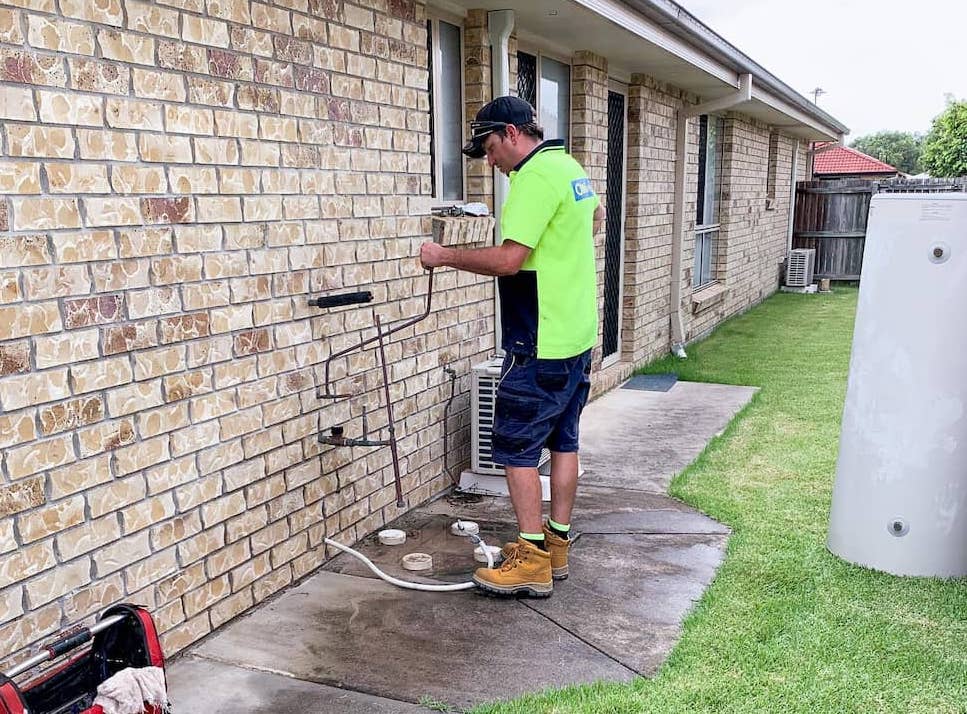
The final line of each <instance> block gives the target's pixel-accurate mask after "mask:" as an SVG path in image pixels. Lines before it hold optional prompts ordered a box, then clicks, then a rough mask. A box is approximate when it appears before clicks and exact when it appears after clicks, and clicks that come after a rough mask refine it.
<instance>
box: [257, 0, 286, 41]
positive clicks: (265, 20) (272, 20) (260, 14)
mask: <svg viewBox="0 0 967 714" xmlns="http://www.w3.org/2000/svg"><path fill="white" fill-rule="evenodd" d="M251 12H252V25H253V26H255V27H257V28H259V29H261V30H268V31H269V32H279V33H282V34H285V35H290V34H292V20H291V17H290V15H289V13H288V12H287V11H285V10H283V9H281V8H275V7H271V6H270V5H263V4H262V3H258V2H253V3H252V4H251Z"/></svg>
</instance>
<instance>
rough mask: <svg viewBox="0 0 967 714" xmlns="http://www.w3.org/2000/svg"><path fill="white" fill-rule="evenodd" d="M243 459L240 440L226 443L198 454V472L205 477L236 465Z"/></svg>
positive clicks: (243, 453) (243, 454)
mask: <svg viewBox="0 0 967 714" xmlns="http://www.w3.org/2000/svg"><path fill="white" fill-rule="evenodd" d="M244 458H245V452H244V451H243V450H242V442H241V440H240V439H235V440H234V441H228V442H225V443H222V444H219V445H218V446H213V447H212V448H210V449H205V450H204V451H202V452H201V453H199V454H198V471H199V472H200V473H201V474H202V475H205V476H207V475H208V474H212V473H215V472H216V471H221V470H222V469H224V468H226V467H228V466H232V465H234V464H237V463H238V462H240V461H242V459H244Z"/></svg>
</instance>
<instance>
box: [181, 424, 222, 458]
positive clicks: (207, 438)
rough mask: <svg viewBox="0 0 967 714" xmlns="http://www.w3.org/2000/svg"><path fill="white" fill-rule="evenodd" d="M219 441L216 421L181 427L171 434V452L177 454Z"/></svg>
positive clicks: (186, 452) (182, 454) (189, 451)
mask: <svg viewBox="0 0 967 714" xmlns="http://www.w3.org/2000/svg"><path fill="white" fill-rule="evenodd" d="M217 441H218V423H217V422H214V421H209V422H205V423H204V424H197V425H195V426H191V427H189V428H187V429H180V430H178V431H176V432H174V433H172V435H171V453H172V454H174V455H175V456H184V455H185V454H188V453H191V452H193V451H198V450H199V449H204V448H205V447H207V446H210V445H212V444H214V443H216V442H217Z"/></svg>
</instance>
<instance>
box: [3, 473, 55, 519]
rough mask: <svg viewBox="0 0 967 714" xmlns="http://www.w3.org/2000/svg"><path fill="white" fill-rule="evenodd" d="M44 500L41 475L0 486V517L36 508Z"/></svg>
mask: <svg viewBox="0 0 967 714" xmlns="http://www.w3.org/2000/svg"><path fill="white" fill-rule="evenodd" d="M46 502H47V499H46V497H45V496H44V479H43V478H41V477H38V478H31V479H25V480H23V481H19V482H17V483H12V484H7V485H4V486H0V518H5V517H7V516H11V515H14V514H16V513H20V512H22V511H27V510H30V509H33V508H37V507H38V506H42V505H43V504H44V503H46Z"/></svg>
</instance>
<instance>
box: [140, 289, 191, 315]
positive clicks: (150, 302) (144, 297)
mask: <svg viewBox="0 0 967 714" xmlns="http://www.w3.org/2000/svg"><path fill="white" fill-rule="evenodd" d="M127 301H128V315H129V317H131V318H132V319H138V318H142V317H149V316H153V315H165V314H169V313H172V312H180V311H181V309H182V307H181V296H180V295H179V293H178V291H177V290H176V289H174V288H149V289H148V290H138V291H132V292H130V293H128V296H127Z"/></svg>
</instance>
